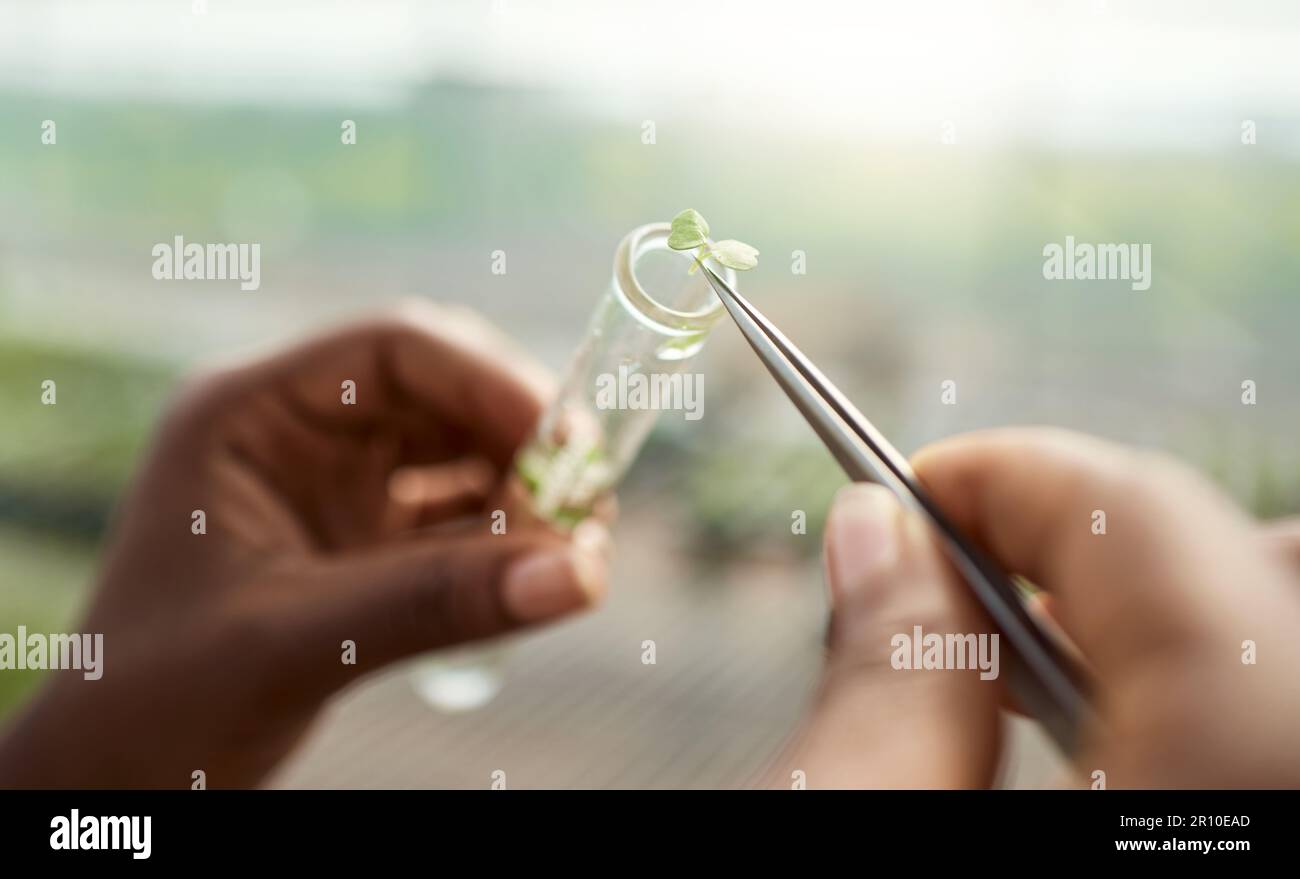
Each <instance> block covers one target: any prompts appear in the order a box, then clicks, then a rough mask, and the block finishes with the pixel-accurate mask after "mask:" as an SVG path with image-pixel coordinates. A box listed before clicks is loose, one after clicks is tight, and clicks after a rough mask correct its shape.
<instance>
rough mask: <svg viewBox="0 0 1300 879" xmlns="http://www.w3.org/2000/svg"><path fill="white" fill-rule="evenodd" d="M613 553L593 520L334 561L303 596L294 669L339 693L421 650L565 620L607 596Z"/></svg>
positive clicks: (316, 574)
mask: <svg viewBox="0 0 1300 879" xmlns="http://www.w3.org/2000/svg"><path fill="white" fill-rule="evenodd" d="M609 554H610V541H609V536H608V532H607V531H606V530H605V528H604V526H603V525H601V524H600V523H599V522H597V521H595V520H588V521H586V522H583V523H582V524H580V525H579V526H578V527H577V528H575V529H574V531H573V534H572V536H571V537H562V536H560V535H556V534H553V533H549V532H537V533H529V534H524V535H519V536H513V535H475V536H461V537H453V538H437V539H433V540H429V541H427V542H423V541H421V542H412V543H411V544H409V545H402V546H398V547H387V548H385V549H384V550H383V551H382V552H378V553H373V554H368V555H366V556H360V557H356V558H347V559H342V560H336V561H332V562H329V563H328V564H327V565H325V566H323V570H317V571H315V572H313V575H312V576H311V578H310V579H313V580H314V581H315V582H313V583H311V584H310V585H309V586H306V587H304V588H302V589H299V590H298V591H299V593H300V595H302V596H305V600H304V601H301V602H299V604H301V605H305V606H303V607H299V608H297V609H296V611H295V615H296V621H295V622H294V624H293V628H294V630H295V631H294V637H293V638H291V639H288V640H289V641H290V644H291V646H292V649H293V650H294V651H295V653H296V654H297V655H298V661H297V663H295V664H298V665H299V666H300V671H301V672H302V673H303V674H304V675H305V676H306V677H308V678H313V677H314V678H317V679H318V680H319V681H320V682H321V683H322V684H323V685H324V686H325V687H326V689H332V688H334V687H337V686H341V685H342V684H344V683H346V682H347V681H348V680H350V679H351V678H353V677H356V676H358V675H361V674H365V673H367V672H370V671H374V670H375V669H376V668H378V667H380V666H383V665H386V664H388V663H391V662H393V661H395V660H398V659H403V658H405V657H408V656H412V655H414V654H417V653H421V652H424V651H427V650H431V649H435V648H439V647H449V646H452V645H455V644H461V643H464V642H468V641H475V640H478V639H482V638H490V637H493V636H495V635H501V634H504V633H506V632H509V631H512V630H514V629H518V628H522V627H524V626H528V625H532V624H536V623H542V622H546V621H549V620H554V619H557V618H560V617H564V616H567V615H569V614H572V613H574V612H577V611H580V610H583V609H586V608H589V607H591V606H593V605H594V604H596V603H597V602H598V601H599V600H600V598H601V597H602V596H603V595H604V591H605V581H606V576H607V559H608V556H609ZM343 641H352V642H353V643H354V645H355V648H356V649H355V662H354V663H341V662H340V661H339V651H340V645H341V644H342V642H343ZM320 660H326V661H320Z"/></svg>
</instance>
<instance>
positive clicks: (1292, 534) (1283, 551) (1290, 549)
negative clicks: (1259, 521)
mask: <svg viewBox="0 0 1300 879" xmlns="http://www.w3.org/2000/svg"><path fill="white" fill-rule="evenodd" d="M1261 530H1262V534H1263V539H1264V543H1265V545H1266V546H1267V547H1268V548H1269V550H1270V551H1271V552H1273V553H1275V554H1276V555H1277V556H1278V557H1279V558H1281V559H1282V560H1283V561H1284V562H1285V563H1286V565H1287V566H1288V567H1289V568H1290V569H1291V571H1292V572H1293V573H1297V574H1300V516H1296V517H1292V518H1289V519H1277V520H1274V521H1272V522H1265V523H1264V526H1263V528H1262V529H1261Z"/></svg>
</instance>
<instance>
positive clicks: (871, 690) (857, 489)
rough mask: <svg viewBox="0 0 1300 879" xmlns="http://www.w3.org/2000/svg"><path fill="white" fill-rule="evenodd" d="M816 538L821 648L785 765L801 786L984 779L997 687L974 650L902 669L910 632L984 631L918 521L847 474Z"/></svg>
mask: <svg viewBox="0 0 1300 879" xmlns="http://www.w3.org/2000/svg"><path fill="white" fill-rule="evenodd" d="M825 543H826V547H825V549H826V577H827V580H828V581H829V586H830V596H831V604H832V616H831V624H830V631H829V633H828V636H829V637H828V642H829V643H828V646H829V653H828V656H827V660H826V669H825V673H824V676H823V681H822V688H821V692H820V694H819V698H818V700H817V703H816V706H815V708H814V710H813V712H812V715H811V717H810V720H809V723H808V726H807V730H806V732H805V734H804V736H803V737H802V739H801V740H800V741H799V742H798V744H797V745H796V747H795V749H794V752H793V754H792V755H791V758H788V759H787V762H789V763H790V765H789V767H788V768H789V770H790V771H794V770H798V769H802V770H803V771H804V772H805V773H806V775H805V778H806V783H807V785H808V786H810V787H817V786H821V787H976V786H986V785H988V784H990V783H991V782H992V780H993V774H994V770H995V768H996V765H997V746H998V736H999V727H998V713H997V706H998V702H999V697H1000V685H999V684H998V682H997V681H996V680H981V677H980V671H979V663H978V661H976V660H977V657H976V655H975V651H974V650H969V651H967V652H966V653H961V651H957V650H954V652H953V653H952V655H951V656H948V657H945V654H944V650H943V648H940V650H939V655H940V657H943V658H945V659H946V661H944V662H943V663H942V664H943V665H944V666H945V667H944V668H933V667H926V666H929V665H930V663H923V666H922V667H921V668H913V667H912V666H913V664H914V663H913V661H912V660H913V657H915V656H919V655H921V653H922V645H914V644H912V643H911V642H912V641H914V640H916V638H917V637H918V635H920V636H921V637H922V639H923V644H924V643H925V642H928V641H930V639H929V638H926V637H925V636H930V635H937V636H938V637H939V639H941V641H940V643H941V644H942V643H944V642H945V641H946V640H947V636H949V635H952V636H957V635H963V636H964V635H976V636H977V639H978V636H979V635H980V634H988V633H989V632H990V626H989V624H988V623H987V622H986V621H985V619H984V617H983V615H982V613H981V612H980V611H979V609H978V607H977V605H976V604H975V601H974V599H973V598H972V597H971V596H970V595H969V594H968V593H967V591H966V589H965V587H964V585H963V584H962V583H961V582H960V581H959V580H958V579H957V577H956V575H955V574H954V573H953V572H952V571H951V570H950V568H949V566H948V563H947V560H946V559H945V558H944V557H943V555H942V553H941V551H940V550H939V548H938V545H937V544H936V543H935V542H934V541H933V540H932V538H931V536H930V533H929V531H928V528H927V526H926V525H925V523H924V521H923V520H921V519H920V518H918V517H917V516H916V514H914V513H911V512H909V511H905V510H904V509H903V508H902V507H901V506H900V505H899V503H898V501H897V500H896V499H895V498H894V496H893V495H892V494H891V493H890V492H889V491H888V490H887V489H885V488H883V487H881V486H878V485H868V484H862V483H856V484H852V485H849V486H846V487H845V488H844V489H842V490H841V491H840V493H839V495H838V496H837V497H836V499H835V504H834V506H833V508H832V509H831V513H830V517H829V519H828V521H827V525H826V537H825ZM917 627H919V629H920V632H919V633H918V632H917ZM984 642H985V644H986V645H988V644H991V643H993V642H992V639H991V638H986V639H984ZM953 643H954V644H963V645H964V644H967V643H970V644H971V645H972V646H973V644H974V642H973V641H971V639H965V640H963V641H960V642H959V641H957V640H956V639H955V638H954V639H953ZM904 648H906V649H904ZM959 654H960V655H962V656H965V657H966V661H954V660H956V659H957V656H958V655H959ZM987 656H989V654H987V653H986V657H987ZM949 665H952V666H962V669H961V670H957V669H955V668H949V667H947V666H949ZM899 666H901V667H899ZM992 668H993V669H995V668H996V666H992ZM795 763H798V764H800V765H794V764H795Z"/></svg>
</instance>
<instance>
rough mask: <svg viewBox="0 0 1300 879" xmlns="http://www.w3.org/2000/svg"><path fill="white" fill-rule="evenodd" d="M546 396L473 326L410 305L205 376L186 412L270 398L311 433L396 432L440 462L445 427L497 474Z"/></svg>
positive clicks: (485, 331)
mask: <svg viewBox="0 0 1300 879" xmlns="http://www.w3.org/2000/svg"><path fill="white" fill-rule="evenodd" d="M345 382H351V383H352V384H351V385H350V386H347V387H345V385H344V383H345ZM345 394H350V396H349V397H348V400H349V402H347V403H346V404H345V403H344V395H345ZM551 394H552V384H551V380H550V378H549V376H548V374H547V373H546V372H545V370H543V369H542V368H540V367H538V366H537V365H536V364H534V363H532V362H531V361H530V360H528V359H527V358H526V357H525V356H524V355H522V354H521V353H519V351H518V350H517V349H516V348H515V347H514V345H513V344H512V343H511V342H510V341H509V340H508V339H507V338H506V337H504V336H503V335H502V334H501V333H499V332H498V331H497V330H496V329H495V328H493V327H492V326H491V325H489V324H487V323H486V322H485V321H483V320H482V319H481V318H478V317H477V316H475V315H473V314H472V313H471V312H469V311H467V310H463V309H452V308H443V307H438V306H435V305H433V304H430V303H426V302H422V301H413V302H408V303H404V304H403V305H402V306H400V307H399V308H397V309H395V310H394V311H393V312H391V313H389V314H386V315H384V316H381V317H377V318H371V319H368V320H365V321H361V322H355V323H352V324H349V325H347V326H344V327H341V328H338V329H336V330H334V331H332V332H328V333H326V334H325V335H322V336H320V337H317V338H314V339H311V340H308V341H306V342H304V343H302V344H300V345H298V346H296V347H293V348H291V349H289V350H287V351H284V352H282V353H279V354H275V355H272V356H269V357H265V358H261V359H257V360H255V361H253V362H251V363H247V364H243V365H237V366H234V367H231V368H227V369H223V370H216V371H213V372H212V373H210V374H209V375H208V377H207V378H205V379H202V380H201V381H200V382H199V387H198V389H197V390H195V391H194V392H192V394H191V396H192V397H195V398H197V399H196V400H195V401H192V404H191V405H190V406H189V407H187V408H189V409H191V410H194V409H197V410H199V411H198V413H197V414H198V415H199V416H203V415H209V416H210V414H211V412H213V411H223V410H226V409H228V408H229V407H230V406H231V404H232V401H233V400H235V399H240V400H241V402H246V401H247V400H248V399H249V398H257V399H260V398H266V397H270V398H271V399H272V400H273V401H274V402H276V403H283V404H284V405H286V406H287V407H288V408H289V409H290V410H291V411H292V412H293V413H294V414H296V415H297V416H298V417H299V418H301V419H302V420H303V421H305V422H307V423H309V424H311V425H314V426H316V427H323V428H327V429H330V430H336V431H347V430H353V431H361V432H364V431H366V430H368V429H369V428H371V427H373V425H374V424H376V423H378V422H382V423H384V424H386V425H390V426H398V427H400V428H402V431H401V432H402V434H403V435H404V436H406V437H408V438H410V439H411V440H412V441H413V442H417V441H420V440H424V441H427V442H432V443H433V444H434V445H435V446H436V451H437V453H438V454H444V453H445V450H444V449H443V445H445V441H446V439H447V437H446V436H445V429H446V428H453V429H455V430H457V431H459V432H461V433H462V434H463V435H464V436H463V438H464V442H461V443H459V447H461V448H475V449H477V450H478V451H480V452H482V453H483V454H485V455H486V456H487V457H488V458H489V459H490V460H492V461H493V462H494V463H496V464H497V465H498V466H504V464H505V463H507V462H508V461H509V460H510V458H511V457H512V456H513V454H514V451H515V449H516V448H518V446H519V445H520V444H521V443H522V442H523V441H524V440H525V439H526V437H527V435H528V432H529V431H530V430H531V429H532V427H533V425H534V423H535V422H536V420H537V418H538V416H539V415H540V414H541V411H542V409H543V407H544V406H545V404H546V402H547V400H549V399H550V396H551ZM195 420H198V421H202V420H203V419H202V417H199V418H196V419H195ZM414 457H417V458H418V455H416V456H414ZM432 457H435V458H436V455H434V456H432Z"/></svg>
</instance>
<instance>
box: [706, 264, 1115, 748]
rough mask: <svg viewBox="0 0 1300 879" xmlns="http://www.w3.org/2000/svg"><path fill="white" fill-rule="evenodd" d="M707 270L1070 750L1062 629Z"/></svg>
mask: <svg viewBox="0 0 1300 879" xmlns="http://www.w3.org/2000/svg"><path fill="white" fill-rule="evenodd" d="M704 273H705V276H706V277H707V278H708V281H709V283H710V284H712V285H713V289H714V291H715V292H716V293H717V294H718V297H719V298H720V299H721V300H722V303H723V305H725V306H726V307H727V311H728V312H730V313H731V317H732V318H733V319H734V320H735V321H736V325H737V326H739V327H740V331H741V332H742V333H744V335H745V338H746V340H748V342H749V344H750V347H752V348H753V349H754V352H755V353H756V354H758V357H759V359H760V360H762V361H763V363H764V365H766V366H767V369H768V372H770V373H772V377H773V378H775V379H776V381H777V384H779V385H780V386H781V388H782V390H784V391H785V393H786V396H788V397H789V398H790V401H791V402H792V403H794V405H795V407H796V408H797V409H798V410H799V411H800V412H802V413H803V416H804V418H806V419H807V420H808V423H809V424H811V425H812V428H813V430H815V431H816V432H817V435H818V436H819V437H821V440H822V442H823V443H825V444H826V447H827V448H828V449H829V450H830V451H831V454H833V455H834V456H835V460H837V461H839V463H840V466H841V467H843V468H844V472H845V473H847V474H848V476H849V478H850V479H852V480H854V481H855V482H877V483H880V484H881V485H884V486H885V487H886V488H889V489H890V490H891V491H893V493H894V494H895V495H897V496H898V498H899V500H900V501H901V502H902V503H903V504H904V505H905V506H906V507H909V508H911V509H913V510H915V511H917V512H918V513H920V514H921V515H922V516H924V517H925V518H926V519H927V520H928V521H929V522H930V524H931V525H932V526H933V527H934V530H935V531H936V533H937V534H938V536H939V538H940V542H941V545H942V546H943V548H944V551H945V552H946V553H947V555H948V558H949V560H950V561H951V562H952V564H953V567H954V568H956V570H957V572H958V573H959V574H960V575H961V577H962V578H963V579H964V580H965V581H966V583H967V584H968V585H969V586H970V588H971V591H973V592H974V593H975V597H976V598H977V599H978V600H979V602H980V604H981V605H982V606H983V607H984V610H985V612H987V613H988V615H989V616H990V617H991V618H992V620H993V623H994V625H996V626H997V628H998V630H999V631H1000V632H1001V634H1002V639H1001V640H1003V641H1004V642H1009V644H1010V646H1011V652H1012V653H1013V656H1012V657H1010V659H1011V661H1010V662H1003V663H1002V665H1004V666H1008V667H1009V683H1010V688H1011V694H1012V696H1013V697H1014V698H1015V699H1016V700H1017V702H1018V703H1019V706H1020V708H1021V709H1022V710H1024V711H1026V712H1028V713H1029V714H1031V715H1032V716H1034V717H1036V718H1037V719H1038V720H1039V722H1041V723H1042V724H1043V726H1044V727H1046V729H1047V731H1048V733H1049V734H1050V735H1051V736H1052V738H1053V739H1054V740H1055V742H1056V744H1057V746H1058V747H1060V748H1061V750H1062V751H1064V752H1065V753H1066V754H1074V753H1075V752H1076V750H1077V748H1078V745H1079V739H1080V736H1081V734H1082V732H1083V731H1084V730H1085V729H1087V728H1088V727H1089V726H1091V725H1092V724H1093V723H1094V722H1095V721H1094V718H1093V713H1092V707H1091V704H1090V701H1089V696H1088V690H1089V688H1088V685H1087V679H1086V676H1085V673H1084V672H1083V670H1082V669H1081V668H1080V667H1079V665H1078V664H1077V663H1076V662H1075V661H1074V659H1073V657H1072V656H1071V655H1070V654H1069V653H1068V652H1067V651H1066V648H1065V646H1064V644H1063V643H1062V641H1061V638H1060V636H1059V635H1057V634H1056V633H1054V632H1053V631H1051V630H1049V629H1048V628H1046V627H1045V625H1044V623H1043V622H1042V621H1041V620H1040V619H1039V618H1037V617H1036V616H1034V614H1032V613H1031V612H1030V611H1029V609H1028V608H1027V607H1026V605H1025V601H1024V599H1023V598H1022V597H1021V592H1020V590H1019V589H1018V588H1017V587H1016V585H1015V583H1014V582H1013V581H1012V579H1011V577H1009V576H1008V575H1007V574H1006V573H1005V572H1004V571H1003V570H1002V569H1001V568H1000V567H999V566H998V565H997V564H996V563H995V562H994V561H993V560H992V559H991V558H989V557H988V556H987V555H986V554H985V553H984V552H983V551H981V550H980V549H979V547H977V546H976V545H975V544H974V543H973V542H972V541H971V540H970V539H969V538H967V537H966V536H965V535H964V534H962V533H961V532H960V531H959V530H958V529H957V527H956V525H954V524H953V523H952V521H951V520H950V519H949V518H948V517H947V516H945V515H944V513H943V512H942V511H941V510H940V509H939V507H938V506H937V505H936V504H935V502H934V499H933V498H931V497H930V495H929V493H928V492H927V491H926V490H925V487H924V486H922V485H921V483H920V481H919V480H918V479H917V478H916V474H915V473H914V472H913V470H912V467H911V465H910V464H909V463H908V461H907V459H906V458H905V457H903V456H902V455H901V454H899V452H898V450H897V449H895V448H894V447H893V446H892V445H891V444H890V443H889V441H888V440H886V439H885V437H884V436H883V435H882V434H881V433H880V431H878V430H876V428H875V427H874V426H872V424H871V422H870V421H868V420H867V419H866V417H865V416H864V415H863V414H862V413H861V412H859V411H858V410H857V408H856V407H855V406H854V405H853V404H852V403H850V402H849V401H848V399H847V398H846V397H845V396H844V395H843V394H842V393H840V391H839V389H838V388H836V387H835V386H834V385H833V384H831V383H830V381H829V380H828V379H827V378H826V376H824V375H822V373H821V371H820V370H819V369H817V367H816V366H814V365H813V364H812V362H811V361H809V360H808V358H807V357H805V356H804V355H803V353H802V352H800V351H799V349H798V348H796V347H795V346H794V343H792V342H791V341H790V340H789V339H787V338H786V337H785V335H784V334H782V332H781V331H780V330H778V329H777V328H776V327H775V326H773V325H772V322H771V321H769V320H768V319H767V318H766V317H764V316H763V314H762V313H761V312H760V311H759V310H758V309H757V308H755V307H754V306H753V305H751V304H750V303H749V302H748V301H747V300H746V299H745V298H744V297H742V296H741V295H740V294H739V293H737V292H736V291H735V290H732V289H731V287H730V286H728V285H727V283H726V282H725V281H724V280H723V279H722V278H720V277H719V276H718V275H717V274H715V273H714V272H713V271H712V270H711V269H710V268H708V267H707V266H705V267H704ZM954 634H956V633H954Z"/></svg>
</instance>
